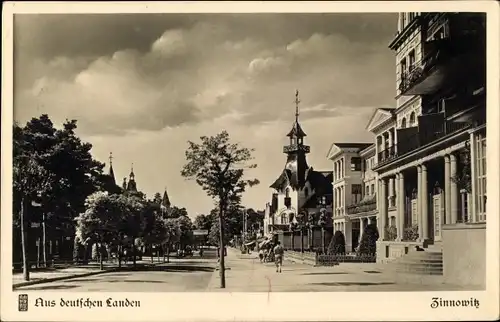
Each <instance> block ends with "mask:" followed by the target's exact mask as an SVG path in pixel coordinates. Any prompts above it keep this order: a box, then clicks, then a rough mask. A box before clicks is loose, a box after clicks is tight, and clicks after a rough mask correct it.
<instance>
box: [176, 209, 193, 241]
mask: <svg viewBox="0 0 500 322" xmlns="http://www.w3.org/2000/svg"><path fill="white" fill-rule="evenodd" d="M176 220H177V223H178V226H179V230H180V236H179V243H180V246H181V249H183V248H184V247H186V245H189V244H191V243H192V241H193V223H192V222H191V219H190V218H189V217H188V216H180V217H178V218H176Z"/></svg>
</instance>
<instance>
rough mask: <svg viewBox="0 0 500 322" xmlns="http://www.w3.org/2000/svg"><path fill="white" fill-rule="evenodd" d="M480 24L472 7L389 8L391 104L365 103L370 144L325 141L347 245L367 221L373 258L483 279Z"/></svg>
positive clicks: (338, 225) (458, 279)
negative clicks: (393, 12) (392, 19)
mask: <svg viewBox="0 0 500 322" xmlns="http://www.w3.org/2000/svg"><path fill="white" fill-rule="evenodd" d="M485 25H486V19H485V15H484V14H482V13H453V12H450V13H400V14H399V21H398V31H397V33H396V35H395V38H394V39H393V41H392V42H391V44H390V45H389V48H390V49H391V50H393V51H394V53H395V58H396V70H397V71H396V80H397V81H396V88H395V89H396V98H395V99H396V106H395V108H392V109H391V108H379V109H377V110H376V111H374V114H373V115H372V117H371V119H370V120H369V122H368V125H367V127H366V129H367V130H368V131H369V132H371V133H372V134H373V135H374V142H373V144H365V145H364V146H363V144H359V143H358V144H333V145H332V148H331V149H330V152H329V156H328V157H329V159H330V160H332V162H333V171H334V181H333V183H332V185H333V189H334V190H333V191H334V205H333V211H332V213H333V225H334V228H335V230H340V231H343V232H344V234H345V236H346V244H347V245H346V246H347V247H346V248H347V249H346V250H347V251H353V250H354V249H355V246H356V244H357V242H356V240H357V239H358V238H359V236H360V235H362V231H363V229H364V227H366V225H367V224H370V223H376V225H377V228H378V231H379V240H378V241H377V262H379V263H388V264H389V263H394V265H397V264H398V263H399V262H403V261H404V262H405V264H408V263H412V259H414V261H413V262H414V263H415V271H418V272H421V273H423V274H426V273H429V274H436V273H437V274H443V275H444V277H445V280H446V282H449V283H458V284H471V285H484V283H485V274H486V273H485V266H486V257H485V249H486V246H485V232H486V231H485V228H486V225H485V223H486V196H487V195H486V66H485V65H486V63H485V61H486V49H485V48H486V45H485V44H486V26H485ZM353 158H355V160H356V164H358V163H359V164H360V167H357V166H353V167H354V168H352V167H351V166H352V164H351V163H346V162H349V161H348V160H352V159H353ZM346 164H349V168H347V166H346ZM352 169H359V170H360V171H359V172H358V171H351V170H352ZM346 170H348V172H347V173H346V174H347V176H346V175H344V173H345V171H346ZM337 173H339V174H340V176H339V174H337ZM354 186H356V187H359V188H360V189H358V188H356V189H354V188H353V187H354ZM422 262H429V263H430V262H432V263H434V264H433V265H422V264H421V263H422ZM389 265H390V264H389Z"/></svg>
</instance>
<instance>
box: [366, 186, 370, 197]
mask: <svg viewBox="0 0 500 322" xmlns="http://www.w3.org/2000/svg"><path fill="white" fill-rule="evenodd" d="M365 194H366V195H367V196H370V185H366V188H365Z"/></svg>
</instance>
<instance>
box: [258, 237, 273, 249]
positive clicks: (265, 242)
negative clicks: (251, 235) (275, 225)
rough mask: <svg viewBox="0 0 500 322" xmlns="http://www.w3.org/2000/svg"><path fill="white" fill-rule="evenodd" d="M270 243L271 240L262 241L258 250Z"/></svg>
mask: <svg viewBox="0 0 500 322" xmlns="http://www.w3.org/2000/svg"><path fill="white" fill-rule="evenodd" d="M270 242H271V239H266V240H264V241H263V242H262V243H260V244H259V248H262V247H264V246H266V245H267V244H269V243H270Z"/></svg>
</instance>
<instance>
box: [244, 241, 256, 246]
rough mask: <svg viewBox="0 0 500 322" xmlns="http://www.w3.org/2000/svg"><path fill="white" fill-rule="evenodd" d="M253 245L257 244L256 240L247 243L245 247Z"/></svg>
mask: <svg viewBox="0 0 500 322" xmlns="http://www.w3.org/2000/svg"><path fill="white" fill-rule="evenodd" d="M253 244H255V240H252V241H251V242H249V243H246V244H245V246H250V245H253Z"/></svg>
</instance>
